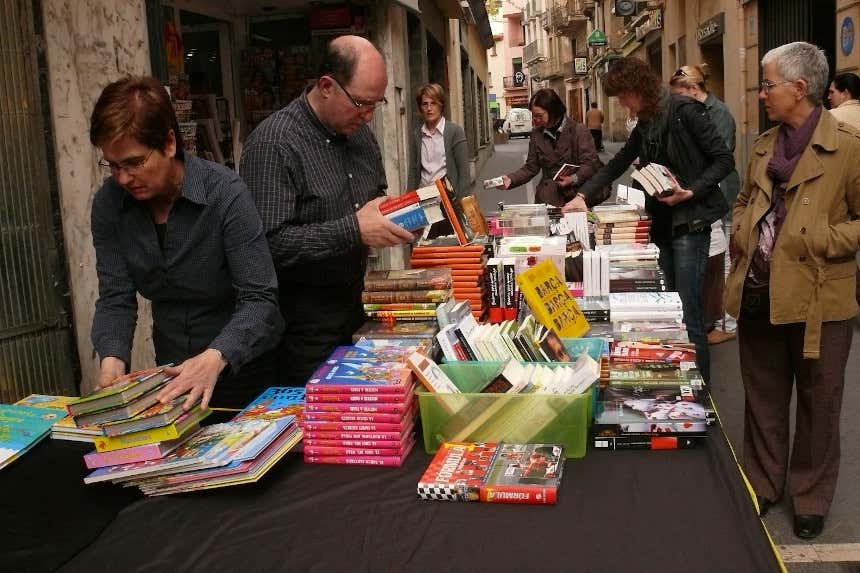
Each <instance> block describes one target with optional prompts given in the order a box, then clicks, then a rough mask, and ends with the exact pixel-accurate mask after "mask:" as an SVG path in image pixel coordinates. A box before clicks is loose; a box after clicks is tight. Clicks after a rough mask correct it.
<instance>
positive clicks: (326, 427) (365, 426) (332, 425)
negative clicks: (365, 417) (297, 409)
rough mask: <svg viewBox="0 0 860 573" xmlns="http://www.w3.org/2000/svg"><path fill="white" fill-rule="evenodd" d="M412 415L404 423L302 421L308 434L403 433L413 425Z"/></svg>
mask: <svg viewBox="0 0 860 573" xmlns="http://www.w3.org/2000/svg"><path fill="white" fill-rule="evenodd" d="M413 422H414V420H413V418H412V415H411V414H410V415H408V416H407V417H405V418H404V419H403V421H402V422H397V423H393V422H370V423H368V422H357V423H353V422H328V421H322V422H320V421H316V420H304V421H302V428H303V429H304V430H305V431H306V432H397V433H398V434H399V433H402V432H403V431H404V430H406V429H408V428H410V427H411V426H412V425H413Z"/></svg>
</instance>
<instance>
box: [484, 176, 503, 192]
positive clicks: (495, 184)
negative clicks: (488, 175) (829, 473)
mask: <svg viewBox="0 0 860 573" xmlns="http://www.w3.org/2000/svg"><path fill="white" fill-rule="evenodd" d="M504 186H505V178H504V177H501V176H499V177H493V178H492V179H484V189H500V188H502V187H504Z"/></svg>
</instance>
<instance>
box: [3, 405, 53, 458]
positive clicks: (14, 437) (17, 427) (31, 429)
mask: <svg viewBox="0 0 860 573" xmlns="http://www.w3.org/2000/svg"><path fill="white" fill-rule="evenodd" d="M64 417H65V416H64V415H63V412H61V411H59V410H56V409H52V408H34V407H31V406H19V405H15V404H0V469H2V468H4V467H6V466H7V465H9V464H11V463H12V462H13V461H15V460H16V459H18V458H19V457H21V456H22V455H24V454H25V453H26V452H27V451H29V450H30V448H32V447H33V446H35V445H36V444H37V443H39V442H40V441H41V440H42V439H44V438H45V437H46V436H47V435H48V434H49V433H50V431H51V426H53V425H54V423H55V422H56V421H57V420H59V419H61V418H64Z"/></svg>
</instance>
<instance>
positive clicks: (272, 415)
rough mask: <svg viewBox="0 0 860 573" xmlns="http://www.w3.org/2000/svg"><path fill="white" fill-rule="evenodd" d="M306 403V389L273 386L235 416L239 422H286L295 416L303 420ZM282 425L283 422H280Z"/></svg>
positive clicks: (234, 418)
mask: <svg viewBox="0 0 860 573" xmlns="http://www.w3.org/2000/svg"><path fill="white" fill-rule="evenodd" d="M304 403H305V389H304V388H303V387H298V388H294V387H291V386H272V387H271V388H267V389H266V390H264V391H263V393H262V394H260V395H259V396H257V397H256V398H255V399H254V401H253V402H251V403H250V404H248V406H246V407H245V409H244V410H242V411H241V412H239V413H238V414H236V415H235V416H233V419H232V421H234V422H236V421H239V420H277V421H281V420H286V419H289V417H290V416H295V419H296V420H301V419H302V415H303V410H304ZM280 423H282V422H280Z"/></svg>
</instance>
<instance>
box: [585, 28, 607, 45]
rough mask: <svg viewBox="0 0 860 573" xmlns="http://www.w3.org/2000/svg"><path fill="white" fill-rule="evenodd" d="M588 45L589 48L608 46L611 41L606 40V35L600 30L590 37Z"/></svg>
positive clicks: (587, 41)
mask: <svg viewBox="0 0 860 573" xmlns="http://www.w3.org/2000/svg"><path fill="white" fill-rule="evenodd" d="M586 43H588V45H589V46H606V45H607V44H609V41H608V40H607V39H606V34H604V33H603V31H602V30H600V29H599V28H598V29H596V30H594V31H593V32H592V33H591V34H589V35H588V39H587V40H586Z"/></svg>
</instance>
